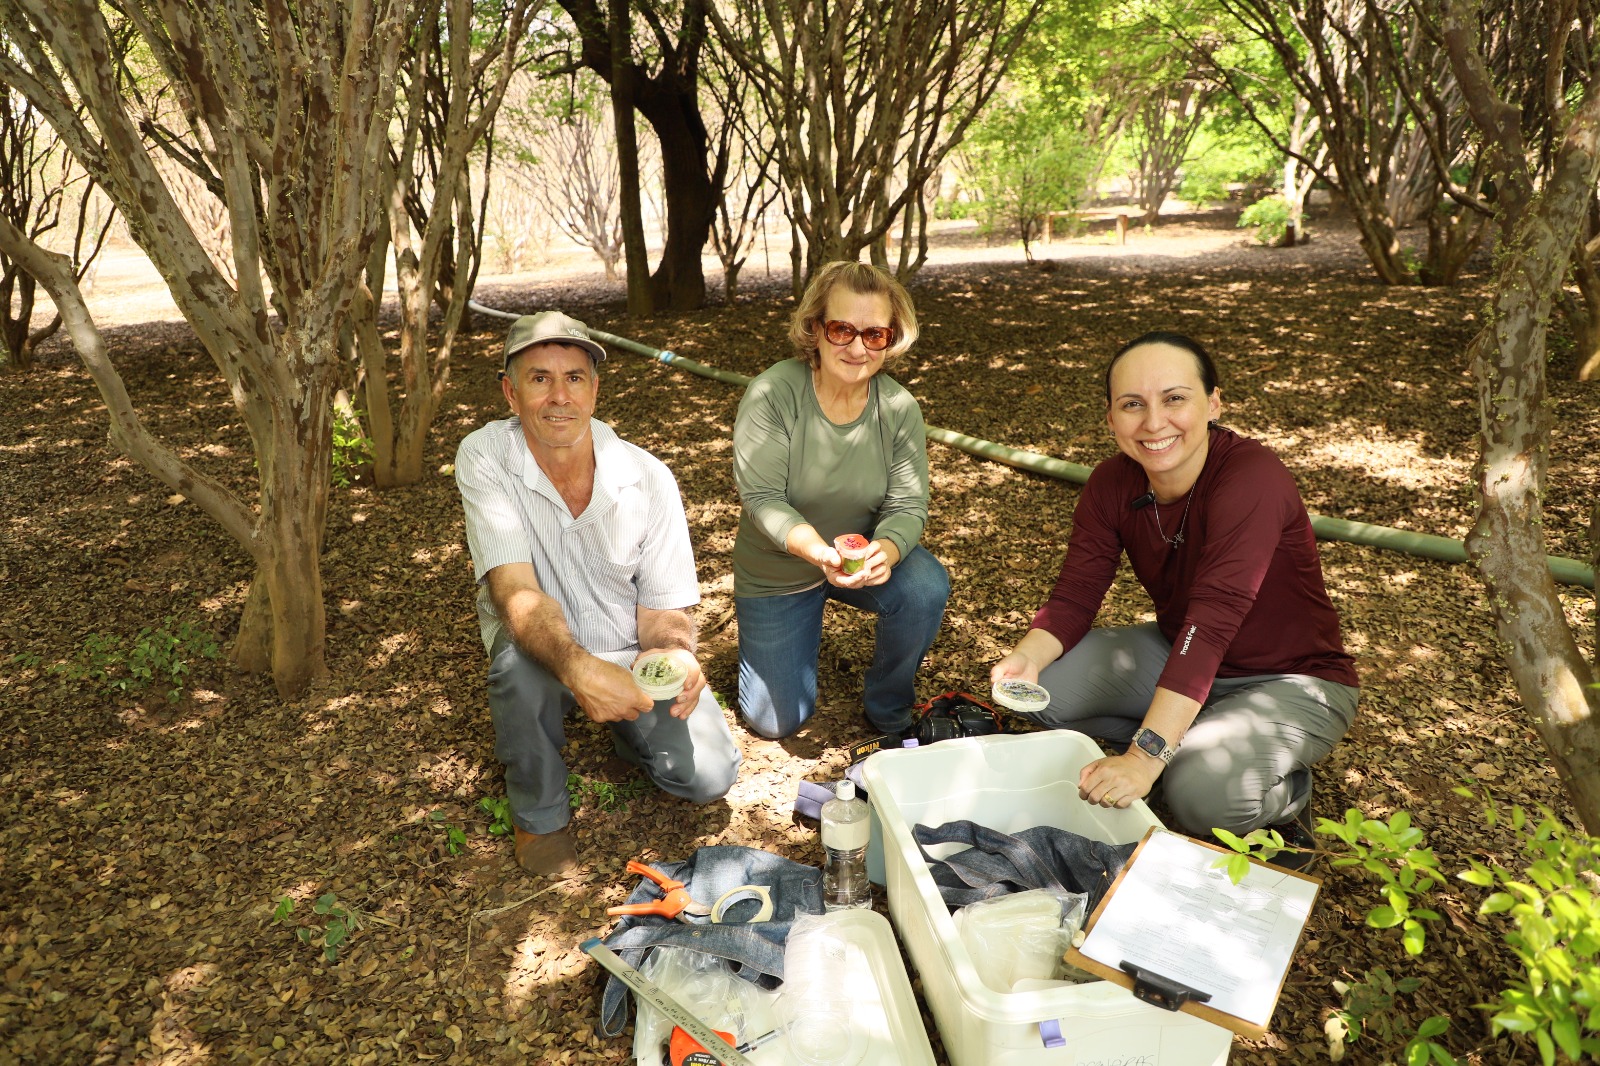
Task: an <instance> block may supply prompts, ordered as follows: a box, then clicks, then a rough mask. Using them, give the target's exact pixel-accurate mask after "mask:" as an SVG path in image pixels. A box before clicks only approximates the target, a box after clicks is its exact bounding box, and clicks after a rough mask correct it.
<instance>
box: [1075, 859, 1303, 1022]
mask: <svg viewBox="0 0 1600 1066" xmlns="http://www.w3.org/2000/svg"><path fill="white" fill-rule="evenodd" d="M1231 854H1232V852H1229V851H1225V850H1224V849H1222V848H1219V847H1217V846H1215V845H1213V844H1205V843H1202V842H1200V841H1198V840H1192V839H1190V838H1189V837H1185V836H1180V835H1178V834H1176V833H1169V832H1166V831H1165V830H1161V829H1154V828H1152V829H1151V830H1150V831H1149V833H1147V834H1146V835H1145V838H1144V840H1143V841H1141V842H1140V844H1139V848H1138V850H1137V851H1135V852H1134V853H1133V857H1132V858H1131V859H1129V860H1128V864H1127V865H1126V866H1124V867H1123V868H1122V872H1121V874H1119V875H1118V877H1117V880H1116V882H1115V883H1114V884H1113V885H1112V886H1111V890H1110V891H1109V892H1108V893H1107V894H1106V897H1105V898H1104V899H1103V900H1101V902H1100V906H1099V907H1098V908H1097V909H1096V910H1095V913H1094V915H1093V916H1092V917H1091V918H1090V924H1089V930H1088V935H1087V937H1086V938H1085V940H1084V942H1083V946H1082V947H1081V948H1079V949H1074V950H1070V951H1068V953H1067V955H1068V958H1069V960H1070V961H1072V962H1074V963H1075V964H1077V965H1080V966H1083V967H1084V968H1085V969H1088V970H1090V971H1092V972H1094V973H1098V974H1100V975H1101V976H1104V977H1107V978H1109V979H1110V980H1113V981H1116V982H1118V983H1119V984H1122V985H1124V986H1126V987H1132V985H1133V979H1132V978H1131V977H1129V976H1128V975H1127V974H1126V973H1124V972H1123V971H1122V965H1123V964H1124V963H1131V964H1133V965H1135V966H1138V967H1139V968H1140V969H1142V970H1146V971H1149V972H1153V973H1156V974H1159V975H1160V976H1162V977H1164V978H1166V979H1168V980H1170V981H1175V982H1177V983H1179V984H1181V985H1184V986H1187V987H1188V988H1192V989H1198V990H1200V991H1202V992H1205V993H1208V994H1209V996H1210V998H1209V999H1208V1000H1206V1002H1205V1003H1203V1004H1198V1005H1197V1004H1189V1005H1186V1006H1185V1007H1184V1008H1183V1009H1184V1010H1185V1011H1187V1012H1189V1013H1191V1014H1194V1015H1196V1016H1198V1017H1202V1018H1205V1019H1207V1020H1208V1021H1212V1022H1215V1023H1216V1024H1218V1025H1223V1026H1226V1027H1228V1028H1230V1029H1233V1030H1234V1031H1235V1032H1239V1033H1243V1034H1246V1035H1250V1036H1262V1035H1264V1034H1265V1033H1266V1028H1267V1023H1268V1022H1269V1021H1270V1020H1271V1019H1272V1011H1273V1009H1274V1008H1275V1007H1276V1006H1277V1003H1278V994H1279V992H1281V991H1282V989H1283V979H1284V976H1285V975H1286V974H1287V973H1288V970H1289V963H1290V961H1291V960H1292V959H1293V957H1294V952H1295V948H1296V947H1297V946H1298V944H1299V942H1300V936H1301V934H1302V933H1303V932H1304V931H1305V925H1306V921H1307V920H1308V919H1309V918H1310V917H1311V908H1312V905H1313V904H1314V903H1315V902H1316V898H1317V891H1318V889H1319V888H1320V887H1321V881H1320V880H1319V879H1317V878H1315V877H1310V876H1308V875H1306V874H1300V873H1295V872H1293V871H1290V870H1284V869H1281V868H1280V867H1277V866H1270V865H1267V864H1265V863H1260V862H1251V864H1250V870H1249V872H1248V873H1247V874H1246V875H1245V877H1244V879H1243V880H1242V881H1240V882H1239V883H1238V884H1237V885H1235V884H1234V883H1233V882H1232V881H1231V880H1229V879H1228V874H1227V871H1226V870H1223V869H1219V868H1216V865H1215V864H1216V862H1217V859H1218V858H1219V857H1222V856H1227V855H1231Z"/></svg>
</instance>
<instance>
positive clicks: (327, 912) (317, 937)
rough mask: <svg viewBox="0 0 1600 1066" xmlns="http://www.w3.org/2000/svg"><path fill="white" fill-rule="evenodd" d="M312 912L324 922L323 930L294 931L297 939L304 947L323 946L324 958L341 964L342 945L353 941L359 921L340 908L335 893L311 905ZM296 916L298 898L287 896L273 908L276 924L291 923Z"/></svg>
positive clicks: (329, 893) (300, 929)
mask: <svg viewBox="0 0 1600 1066" xmlns="http://www.w3.org/2000/svg"><path fill="white" fill-rule="evenodd" d="M311 912H312V913H313V914H316V915H318V916H319V918H321V919H325V920H324V921H322V922H321V923H320V924H321V929H320V930H319V929H315V928H312V929H307V928H305V927H304V926H302V927H301V928H299V929H296V930H295V931H294V935H295V937H296V938H297V939H298V940H299V941H300V942H301V943H302V944H316V943H320V944H321V945H322V957H323V958H325V959H327V960H328V961H329V962H338V961H339V945H341V944H343V943H344V942H345V941H346V940H348V939H350V934H351V933H352V932H354V931H355V929H356V919H355V917H354V915H352V914H351V913H350V912H349V911H347V910H345V908H343V907H341V906H339V900H338V898H337V897H336V896H335V895H334V894H333V893H332V892H324V893H323V894H322V895H320V896H318V897H317V901H316V902H315V903H313V904H312V905H311ZM293 913H294V899H293V897H291V896H284V897H283V898H282V899H280V900H279V901H278V905H277V906H276V907H275V908H273V911H272V920H273V921H274V922H287V921H288V920H289V918H290V916H291V915H293Z"/></svg>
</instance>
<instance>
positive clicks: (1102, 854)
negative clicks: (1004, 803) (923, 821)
mask: <svg viewBox="0 0 1600 1066" xmlns="http://www.w3.org/2000/svg"><path fill="white" fill-rule="evenodd" d="M911 835H912V837H913V838H914V839H915V840H916V842H917V847H918V849H919V850H920V851H921V852H922V857H923V858H924V859H926V860H927V863H928V866H929V867H930V868H931V873H932V874H933V882H934V884H936V885H938V886H939V895H940V897H941V898H943V900H944V902H945V905H946V906H948V907H949V908H950V909H951V910H954V909H955V908H957V907H964V906H966V905H967V904H968V903H976V902H978V901H979V900H983V899H992V898H993V897H995V896H1004V895H1007V894H1009V893H1012V892H1024V891H1027V890H1028V889H1033V888H1050V889H1055V890H1056V891H1059V892H1083V893H1087V894H1088V896H1089V913H1090V914H1093V913H1094V908H1095V907H1096V906H1097V905H1098V904H1099V903H1100V898H1101V897H1102V896H1104V895H1105V893H1106V889H1108V888H1110V887H1111V882H1112V881H1114V880H1116V877H1117V873H1118V872H1119V871H1120V870H1121V869H1122V867H1123V866H1124V865H1126V864H1127V861H1128V859H1129V858H1131V857H1132V855H1133V852H1134V849H1135V848H1137V847H1138V846H1139V845H1138V844H1137V843H1133V844H1105V843H1102V842H1100V841H1098V840H1091V839H1089V838H1088V837H1085V836H1080V835H1078V834H1077V833H1072V832H1069V831H1067V830H1065V829H1057V828H1056V827H1055V826H1050V825H1040V826H1035V827H1033V828H1032V829H1024V830H1022V831H1021V832H1019V833H1017V834H1015V835H1007V834H1005V833H1002V832H1000V831H999V830H996V829H990V828H989V827H988V826H983V825H979V824H977V823H976V822H967V821H960V822H946V823H945V824H943V825H940V826H931V827H930V826H926V825H914V826H912V827H911ZM933 844H965V845H967V850H965V851H958V852H956V853H955V854H953V855H950V856H947V857H946V858H943V859H935V858H933V857H932V856H931V855H929V854H928V847H929V845H933Z"/></svg>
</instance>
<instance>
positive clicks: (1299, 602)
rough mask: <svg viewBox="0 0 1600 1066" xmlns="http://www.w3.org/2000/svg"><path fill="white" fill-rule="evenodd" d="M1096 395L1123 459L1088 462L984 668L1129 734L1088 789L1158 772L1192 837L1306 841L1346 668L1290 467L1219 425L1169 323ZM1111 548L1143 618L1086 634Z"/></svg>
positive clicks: (1101, 727)
mask: <svg viewBox="0 0 1600 1066" xmlns="http://www.w3.org/2000/svg"><path fill="white" fill-rule="evenodd" d="M1106 403H1107V408H1106V420H1107V422H1109V423H1110V426H1111V432H1112V435H1113V436H1114V437H1115V438H1116V441H1117V447H1118V449H1119V450H1120V451H1121V454H1120V455H1117V456H1115V457H1113V458H1111V459H1108V460H1106V461H1105V462H1103V463H1101V464H1100V465H1099V466H1098V467H1096V468H1095V471H1094V473H1093V474H1091V475H1090V477H1089V481H1088V483H1087V484H1086V485H1085V486H1084V490H1083V495H1082V497H1081V498H1080V499H1079V501H1078V506H1077V509H1076V511H1075V512H1074V514H1073V523H1072V538H1071V543H1070V545H1069V547H1068V549H1067V557H1066V561H1065V562H1064V563H1063V564H1062V567H1061V576H1060V578H1059V579H1058V580H1057V581H1056V587H1055V590H1054V591H1053V592H1052V593H1051V595H1050V599H1049V600H1048V601H1047V602H1046V603H1045V605H1044V607H1043V608H1042V609H1040V611H1039V613H1038V614H1037V615H1036V616H1035V617H1034V620H1033V627H1032V628H1031V629H1029V631H1028V633H1027V635H1026V636H1025V637H1023V639H1022V641H1021V642H1020V643H1018V645H1017V647H1016V649H1015V650H1014V651H1012V652H1011V654H1009V655H1007V656H1006V657H1005V658H1003V659H1001V660H1000V661H999V662H998V663H996V664H995V666H994V668H993V670H992V671H991V675H990V676H991V679H992V680H993V681H1000V680H1003V679H1005V678H1021V679H1023V680H1026V681H1036V682H1038V683H1039V684H1041V685H1043V686H1044V687H1045V689H1047V690H1048V691H1049V692H1050V696H1051V699H1050V705H1049V707H1047V708H1046V709H1045V710H1044V711H1043V712H1041V713H1040V714H1038V715H1037V716H1036V717H1037V718H1038V719H1040V720H1041V721H1043V722H1045V723H1046V724H1048V725H1051V726H1055V727H1058V728H1064V729H1076V730H1079V731H1080V732H1084V733H1088V734H1090V735H1092V736H1097V737H1102V738H1105V739H1107V740H1109V741H1112V742H1114V743H1119V744H1127V745H1129V746H1128V749H1127V751H1126V752H1124V753H1123V754H1121V755H1113V756H1110V757H1108V758H1104V759H1100V760H1097V761H1096V762H1093V763H1090V764H1089V765H1088V766H1087V767H1085V768H1084V770H1083V772H1082V774H1081V775H1080V776H1079V779H1078V790H1079V793H1080V794H1081V795H1082V796H1083V797H1084V799H1086V800H1088V801H1089V802H1091V803H1098V804H1101V805H1102V806H1107V807H1110V806H1116V807H1126V806H1127V805H1128V804H1129V803H1131V802H1132V801H1133V800H1135V799H1139V798H1141V797H1143V796H1145V795H1147V794H1148V793H1149V792H1150V788H1151V786H1152V785H1153V784H1154V783H1155V781H1156V779H1157V778H1158V777H1163V776H1164V778H1165V782H1164V785H1163V789H1164V792H1165V796H1166V802H1167V805H1168V807H1169V808H1170V809H1171V811H1172V813H1173V816H1174V817H1175V818H1176V819H1177V821H1178V822H1179V823H1180V824H1181V825H1182V827H1183V828H1184V829H1185V830H1187V831H1188V832H1190V833H1194V834H1197V835H1205V834H1208V833H1209V832H1210V831H1211V830H1212V829H1214V828H1221V829H1227V830H1230V831H1232V832H1235V833H1239V834H1243V833H1247V832H1249V831H1250V830H1253V829H1257V828H1260V827H1262V826H1271V827H1272V828H1275V829H1278V830H1279V831H1280V832H1282V833H1283V834H1284V837H1285V839H1286V840H1288V841H1289V842H1290V843H1291V844H1295V845H1296V846H1304V847H1309V846H1311V838H1310V834H1309V833H1308V832H1306V826H1307V825H1308V824H1309V821H1310V814H1309V805H1310V801H1311V766H1312V765H1313V764H1315V763H1316V762H1318V761H1319V760H1321V759H1322V758H1323V756H1325V755H1327V753H1328V752H1329V751H1330V750H1331V749H1332V747H1333V745H1334V744H1335V743H1336V742H1337V741H1338V740H1339V738H1340V737H1341V736H1343V735H1344V733H1345V731H1346V730H1347V729H1348V728H1349V727H1350V722H1351V720H1352V718H1353V717H1354V715H1355V708H1356V700H1357V697H1358V695H1359V692H1358V686H1359V684H1360V681H1359V679H1358V678H1357V676H1356V671H1355V667H1354V664H1353V662H1352V660H1351V658H1350V656H1349V655H1347V654H1346V653H1345V650H1344V645H1343V642H1342V641H1341V640H1340V637H1339V616H1338V614H1337V612H1335V610H1334V608H1333V604H1332V603H1330V602H1329V600H1328V593H1327V589H1326V587H1325V586H1324V585H1323V580H1322V565H1321V561H1320V559H1319V557H1318V555H1317V546H1316V538H1315V536H1314V535H1313V533H1312V531H1311V519H1310V516H1308V515H1307V514H1306V508H1305V504H1304V503H1303V502H1302V501H1301V499H1300V493H1299V490H1298V489H1297V488H1296V487H1295V483H1294V478H1293V476H1292V475H1291V474H1290V473H1289V471H1288V470H1287V469H1286V468H1285V467H1284V465H1283V463H1282V462H1280V461H1279V460H1278V458H1277V457H1276V456H1275V455H1273V454H1272V452H1271V451H1269V450H1268V449H1267V448H1266V447H1265V446H1263V445H1262V444H1260V443H1258V442H1256V441H1253V440H1248V439H1246V438H1243V437H1240V436H1237V435H1236V434H1234V433H1233V432H1231V431H1229V430H1226V429H1223V428H1221V427H1219V426H1217V425H1216V424H1215V422H1214V420H1215V418H1216V417H1217V415H1218V414H1219V413H1220V412H1221V410H1222V402H1221V397H1220V395H1219V393H1218V391H1217V377H1216V368H1215V366H1214V364H1213V363H1212V361H1211V357H1210V355H1209V354H1207V352H1206V350H1205V349H1204V348H1203V347H1201V346H1200V345H1199V344H1197V343H1195V342H1194V341H1192V340H1190V339H1189V338H1188V337H1185V336H1183V335H1181V334H1177V333H1165V332H1156V333H1147V334H1145V335H1144V336H1142V337H1140V338H1138V339H1137V340H1134V341H1132V342H1130V343H1129V344H1127V345H1125V346H1124V347H1123V348H1122V350H1121V351H1119V352H1117V354H1116V355H1115V356H1113V357H1112V360H1111V364H1110V365H1109V366H1108V367H1107V369H1106ZM1124 553H1126V554H1127V556H1128V561H1129V563H1130V564H1131V565H1132V567H1133V571H1134V574H1135V575H1136V576H1137V577H1138V579H1139V582H1140V583H1141V584H1142V585H1143V586H1144V587H1145V590H1146V591H1147V592H1149V594H1150V598H1151V599H1152V600H1153V601H1154V603H1155V611H1156V621H1155V622H1153V623H1147V624H1144V625H1137V626H1126V627H1118V628H1109V629H1093V628H1091V627H1092V624H1093V621H1094V617H1095V615H1096V614H1097V613H1098V612H1099V610H1100V605H1101V603H1102V601H1103V600H1104V598H1105V594H1106V590H1107V589H1109V588H1110V586H1111V581H1112V579H1113V577H1115V575H1116V571H1117V566H1118V563H1119V561H1120V558H1121V556H1122V555H1123V554H1124ZM1294 858H1295V857H1294V856H1292V855H1289V854H1286V855H1285V856H1283V858H1281V859H1280V860H1279V861H1280V862H1284V861H1288V862H1292V861H1294ZM1305 858H1307V859H1308V858H1309V856H1306V857H1305Z"/></svg>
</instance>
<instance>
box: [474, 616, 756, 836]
mask: <svg viewBox="0 0 1600 1066" xmlns="http://www.w3.org/2000/svg"><path fill="white" fill-rule="evenodd" d="M577 705H578V703H577V700H576V699H574V698H573V695H572V690H571V689H569V688H567V686H565V685H563V684H562V683H561V682H559V681H557V680H556V679H555V677H554V675H552V674H551V673H550V671H548V670H546V669H545V668H544V666H543V665H542V664H540V663H539V662H538V661H537V660H536V659H534V658H532V657H531V656H529V655H528V654H526V653H525V652H524V651H523V650H522V649H521V648H519V647H517V645H516V643H515V642H513V641H512V640H511V639H510V637H508V636H507V635H506V634H505V632H504V631H502V632H501V634H500V636H499V637H498V638H497V639H496V640H495V643H494V651H493V652H492V654H491V655H490V657H489V713H490V714H491V715H492V716H493V718H494V737H495V740H494V754H495V758H497V759H499V760H500V763H501V765H503V766H504V767H505V771H506V799H507V800H508V801H509V802H510V804H511V820H512V821H513V822H515V823H516V824H517V826H518V827H519V828H521V829H523V830H524V831H526V832H529V833H553V832H555V831H556V830H557V829H560V828H561V827H563V826H565V825H566V824H567V822H568V821H570V820H571V818H572V807H571V805H570V803H569V801H568V799H567V763H566V760H565V759H563V758H562V757H561V748H562V746H563V745H564V744H566V742H567V732H566V729H565V727H564V722H565V720H566V717H567V715H568V714H569V713H570V712H571V711H572V709H573V708H575V707H576V706H577ZM671 705H672V701H671V700H657V701H656V705H655V709H654V710H651V711H648V712H646V713H644V714H641V715H640V716H639V717H638V718H636V719H634V720H633V721H631V722H612V723H610V725H611V734H612V738H613V740H614V741H615V742H617V744H618V745H619V750H621V749H624V748H625V749H626V750H627V751H631V752H632V753H633V754H634V756H635V759H633V760H630V761H636V762H637V763H638V764H639V766H640V768H641V769H643V770H644V772H645V773H646V774H648V775H649V776H650V780H652V781H654V782H655V783H656V785H657V786H658V787H659V788H660V789H661V790H662V791H664V792H670V793H671V794H672V795H674V796H678V797H681V798H683V799H686V800H689V801H690V802H691V803H710V802H711V801H713V800H716V799H720V798H721V797H722V796H724V795H725V794H727V791H728V789H730V788H732V787H733V782H734V779H735V778H736V777H738V775H739V760H740V754H739V747H738V745H737V744H735V743H734V742H733V734H731V733H730V732H729V731H728V721H727V719H726V718H724V717H723V715H722V708H721V707H718V706H717V700H716V697H715V696H713V695H712V694H711V687H710V686H709V685H708V686H706V688H704V689H703V690H701V693H700V700H699V702H697V703H696V704H695V707H694V712H693V713H692V714H690V715H689V717H688V718H674V717H672V715H670V714H668V713H667V708H668V707H670V706H671ZM624 757H625V758H626V755H624Z"/></svg>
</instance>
